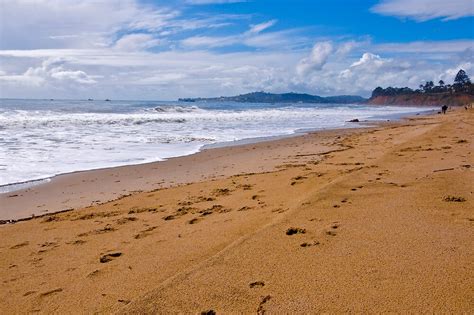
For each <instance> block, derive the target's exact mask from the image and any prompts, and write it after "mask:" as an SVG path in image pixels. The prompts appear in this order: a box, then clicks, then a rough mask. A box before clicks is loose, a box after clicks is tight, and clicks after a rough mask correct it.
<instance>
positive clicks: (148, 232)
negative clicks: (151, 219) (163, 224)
mask: <svg viewBox="0 0 474 315" xmlns="http://www.w3.org/2000/svg"><path fill="white" fill-rule="evenodd" d="M157 228H158V227H157V226H151V227H149V228H147V229H145V230H143V231H140V232H139V233H138V234H137V235H135V236H134V238H135V239H137V240H138V239H141V238H144V237H147V236H149V235H150V232H151V231H153V230H155V229H157Z"/></svg>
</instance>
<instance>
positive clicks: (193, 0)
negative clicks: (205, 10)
mask: <svg viewBox="0 0 474 315" xmlns="http://www.w3.org/2000/svg"><path fill="white" fill-rule="evenodd" d="M238 2H247V0H186V3H188V4H194V5H203V4H225V3H238Z"/></svg>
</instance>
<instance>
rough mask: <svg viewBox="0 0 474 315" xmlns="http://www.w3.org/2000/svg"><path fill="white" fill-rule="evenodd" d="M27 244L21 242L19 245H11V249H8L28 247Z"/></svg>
mask: <svg viewBox="0 0 474 315" xmlns="http://www.w3.org/2000/svg"><path fill="white" fill-rule="evenodd" d="M29 244H30V242H28V241H26V242H23V243H20V244H16V245H13V246H12V247H10V249H18V248H22V247H25V246H28V245H29Z"/></svg>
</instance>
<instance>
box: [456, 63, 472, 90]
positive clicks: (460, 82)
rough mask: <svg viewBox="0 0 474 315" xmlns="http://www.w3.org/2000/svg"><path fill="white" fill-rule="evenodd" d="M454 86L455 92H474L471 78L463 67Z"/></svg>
mask: <svg viewBox="0 0 474 315" xmlns="http://www.w3.org/2000/svg"><path fill="white" fill-rule="evenodd" d="M453 88H454V91H455V92H465V93H472V90H473V89H472V84H471V79H469V76H468V75H467V73H466V71H464V70H463V69H460V70H459V71H458V73H457V74H456V77H455V78H454V84H453Z"/></svg>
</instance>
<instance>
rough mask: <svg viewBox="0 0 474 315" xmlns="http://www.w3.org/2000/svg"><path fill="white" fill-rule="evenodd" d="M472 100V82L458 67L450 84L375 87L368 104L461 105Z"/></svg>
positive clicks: (473, 93) (428, 82)
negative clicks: (417, 86) (416, 86)
mask: <svg viewBox="0 0 474 315" xmlns="http://www.w3.org/2000/svg"><path fill="white" fill-rule="evenodd" d="M472 102H474V84H472V82H471V80H470V78H469V76H468V75H467V73H466V71H464V70H463V69H460V70H459V71H458V73H457V74H456V77H455V78H454V82H453V83H452V84H446V83H445V82H444V81H443V80H439V81H438V85H435V83H434V82H433V81H426V83H425V84H420V86H419V88H418V89H415V90H413V89H411V88H409V87H401V88H398V87H391V86H389V87H387V88H382V87H380V86H379V87H377V88H375V89H374V90H373V92H372V96H371V98H370V99H369V101H368V103H369V104H384V105H388V104H397V105H452V106H461V105H466V104H470V103H472Z"/></svg>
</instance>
